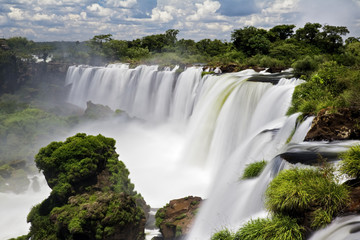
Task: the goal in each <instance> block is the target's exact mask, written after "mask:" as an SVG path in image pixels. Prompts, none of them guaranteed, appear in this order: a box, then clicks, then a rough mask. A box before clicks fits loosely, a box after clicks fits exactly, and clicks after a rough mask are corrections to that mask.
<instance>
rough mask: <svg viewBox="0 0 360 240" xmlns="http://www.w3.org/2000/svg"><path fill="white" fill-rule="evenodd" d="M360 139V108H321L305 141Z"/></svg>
mask: <svg viewBox="0 0 360 240" xmlns="http://www.w3.org/2000/svg"><path fill="white" fill-rule="evenodd" d="M351 139H360V109H355V108H342V109H338V110H337V112H335V113H333V112H331V111H330V110H329V109H323V110H321V111H320V112H319V113H318V115H317V116H316V118H314V120H313V123H312V126H311V129H310V131H309V132H308V134H307V135H306V137H305V141H322V140H326V141H334V140H351Z"/></svg>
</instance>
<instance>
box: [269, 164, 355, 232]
mask: <svg viewBox="0 0 360 240" xmlns="http://www.w3.org/2000/svg"><path fill="white" fill-rule="evenodd" d="M265 194H266V200H265V205H266V207H267V208H268V209H269V210H270V211H271V212H273V213H276V214H282V215H288V216H290V217H293V218H300V221H303V224H304V223H305V218H307V219H306V222H307V224H308V225H309V227H311V228H312V229H316V228H319V227H323V226H324V225H326V224H328V223H330V222H331V220H332V218H333V217H334V216H336V215H337V214H338V213H339V212H340V211H341V210H342V209H343V208H344V207H345V206H346V204H347V201H348V197H349V196H348V190H347V188H346V187H345V186H344V185H340V184H338V183H337V182H336V180H335V179H334V177H333V175H332V173H331V172H329V171H327V170H322V169H297V168H294V169H290V170H285V171H282V172H280V173H279V175H278V176H276V177H275V178H274V179H273V181H272V182H271V183H270V184H269V187H268V189H267V190H266V193H265ZM301 218H303V219H301Z"/></svg>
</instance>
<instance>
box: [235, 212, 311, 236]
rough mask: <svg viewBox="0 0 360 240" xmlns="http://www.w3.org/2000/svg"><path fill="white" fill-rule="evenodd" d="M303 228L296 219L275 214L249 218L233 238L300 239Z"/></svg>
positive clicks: (303, 231)
mask: <svg viewBox="0 0 360 240" xmlns="http://www.w3.org/2000/svg"><path fill="white" fill-rule="evenodd" d="M304 233H305V228H304V227H303V226H301V225H300V224H299V223H298V222H297V219H295V218H291V217H289V216H282V215H275V216H274V217H272V218H258V219H255V220H250V221H249V222H247V223H246V224H245V225H244V226H243V227H241V228H240V229H239V230H238V231H237V232H236V234H235V237H234V238H233V239H234V240H253V239H259V240H278V239H281V240H302V239H304Z"/></svg>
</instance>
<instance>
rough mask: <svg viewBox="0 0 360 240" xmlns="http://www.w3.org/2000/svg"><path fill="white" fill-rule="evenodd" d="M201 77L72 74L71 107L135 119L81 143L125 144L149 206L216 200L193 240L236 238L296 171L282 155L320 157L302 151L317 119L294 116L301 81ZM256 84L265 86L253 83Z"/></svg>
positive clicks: (112, 124) (120, 147)
mask: <svg viewBox="0 0 360 240" xmlns="http://www.w3.org/2000/svg"><path fill="white" fill-rule="evenodd" d="M201 73H202V69H201V68H197V67H190V68H187V69H186V70H185V71H184V72H182V73H180V74H179V73H178V71H177V67H176V68H174V69H172V70H170V69H167V70H162V71H159V69H158V66H139V67H136V68H135V69H131V68H129V66H128V65H126V64H115V65H109V66H107V67H88V66H72V67H70V68H69V70H68V73H67V77H66V85H67V87H68V88H69V89H70V92H69V95H68V99H67V101H68V102H69V103H72V104H74V105H77V106H79V107H81V108H85V107H86V103H87V101H92V102H93V103H96V104H103V105H107V106H109V107H111V108H112V109H113V110H117V109H120V110H122V111H124V112H125V114H121V115H120V116H118V117H115V118H112V119H108V120H101V121H94V122H91V123H90V122H89V123H88V124H86V125H82V126H79V127H78V128H76V129H73V130H72V133H71V134H74V133H76V132H86V133H88V134H99V133H101V134H103V135H105V136H107V137H113V138H115V139H116V141H117V145H116V147H117V151H118V153H119V154H120V159H121V160H122V161H124V162H125V164H126V166H127V167H128V168H129V170H130V178H131V180H132V182H133V183H134V184H135V188H136V190H137V191H139V192H140V193H141V194H142V195H143V196H144V198H145V200H146V201H147V203H148V204H150V205H151V206H152V207H162V206H163V205H165V204H166V203H167V202H168V201H169V200H171V199H175V198H181V197H185V196H188V195H197V196H201V197H203V198H206V199H207V200H206V201H205V204H203V206H202V207H201V209H200V212H199V213H198V215H197V218H196V222H195V224H194V227H193V229H192V231H191V233H190V235H189V237H188V239H190V240H195V239H200V240H203V239H209V238H210V236H211V235H212V234H213V233H214V232H216V231H218V230H221V229H222V228H224V227H227V228H230V229H232V230H234V231H236V230H237V228H238V227H239V226H240V225H241V224H243V223H244V222H245V221H247V220H248V219H249V218H251V217H252V218H254V217H256V216H266V214H267V213H266V211H265V210H264V208H263V198H262V196H263V193H264V191H265V189H266V187H267V184H268V183H269V181H270V180H271V179H272V178H273V177H274V176H275V175H276V174H277V173H278V172H279V171H280V170H281V169H283V168H287V167H289V164H288V163H286V162H285V161H283V160H282V159H281V158H280V157H279V154H280V153H283V152H299V151H300V150H301V151H304V149H305V150H306V151H308V150H309V149H310V150H309V151H314V147H312V148H311V147H306V146H304V144H303V143H302V141H303V139H304V137H305V135H306V132H307V131H308V129H309V127H310V124H311V121H312V119H311V118H309V119H307V120H306V121H304V122H303V123H302V124H301V125H298V124H297V121H296V119H297V117H298V114H294V115H292V116H286V112H287V109H288V108H289V106H290V102H291V97H292V93H293V90H294V88H295V86H297V85H298V84H301V83H302V81H301V80H298V79H285V78H283V79H276V80H275V81H274V77H273V75H270V74H267V73H256V72H254V71H253V70H245V71H241V72H238V73H228V74H223V75H219V76H214V75H205V76H204V77H202V76H201ZM254 76H255V77H261V79H263V80H262V81H261V82H254V81H247V80H248V79H249V78H250V77H254ZM267 77H269V81H266V80H265V81H264V79H266V78H267ZM71 134H69V135H71ZM291 136H292V138H291ZM325 145H326V144H325ZM331 147H332V149H335V148H334V146H331ZM323 148H324V147H323ZM323 148H321V149H320V150H319V151H323ZM325 148H326V147H325ZM340 148H341V149H344V148H346V146H340ZM337 150H339V149H337ZM315 151H317V150H316V149H315ZM326 151H330V150H326ZM261 160H266V161H268V162H269V164H268V165H267V167H266V169H265V170H264V171H263V173H262V175H261V176H260V177H258V178H256V179H252V180H241V179H240V178H241V176H242V173H243V170H244V168H245V166H246V164H249V163H252V162H257V161H261ZM45 197H46V196H44V197H43V198H45ZM38 202H39V201H38ZM15 236H16V235H15Z"/></svg>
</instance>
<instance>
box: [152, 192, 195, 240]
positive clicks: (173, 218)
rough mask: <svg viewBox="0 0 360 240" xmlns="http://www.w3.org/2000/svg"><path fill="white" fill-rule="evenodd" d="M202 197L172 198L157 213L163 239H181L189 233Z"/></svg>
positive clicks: (157, 223)
mask: <svg viewBox="0 0 360 240" xmlns="http://www.w3.org/2000/svg"><path fill="white" fill-rule="evenodd" d="M201 202H202V199H201V198H200V197H193V196H189V197H185V198H181V199H175V200H171V201H170V202H169V203H168V204H167V205H166V206H165V207H163V208H160V209H159V210H158V211H157V213H156V216H155V217H156V225H157V226H158V227H159V228H160V232H161V234H162V235H163V239H165V240H170V239H180V238H182V237H183V236H184V235H186V234H187V233H189V231H190V228H191V226H192V223H193V221H194V219H195V215H196V213H197V210H198V208H199V206H200V203H201Z"/></svg>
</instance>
